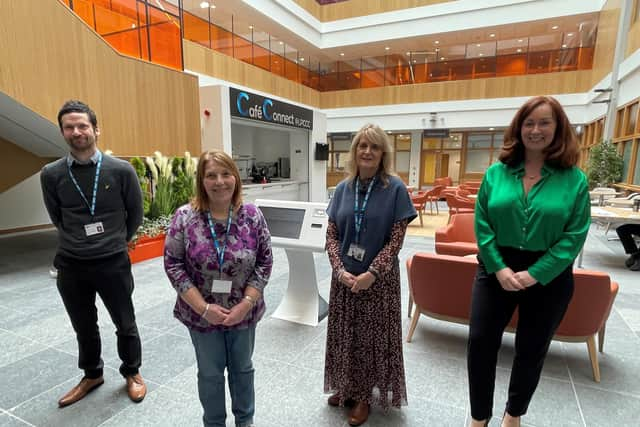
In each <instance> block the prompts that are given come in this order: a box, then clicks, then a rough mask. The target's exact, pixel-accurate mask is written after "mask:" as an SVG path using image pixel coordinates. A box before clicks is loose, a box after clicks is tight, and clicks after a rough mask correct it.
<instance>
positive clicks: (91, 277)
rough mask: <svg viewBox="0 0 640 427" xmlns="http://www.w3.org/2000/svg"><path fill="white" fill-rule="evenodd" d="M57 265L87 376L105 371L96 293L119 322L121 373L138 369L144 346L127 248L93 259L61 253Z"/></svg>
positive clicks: (80, 357) (59, 284)
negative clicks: (70, 257)
mask: <svg viewBox="0 0 640 427" xmlns="http://www.w3.org/2000/svg"><path fill="white" fill-rule="evenodd" d="M54 265H55V266H56V268H57V269H58V282H57V284H58V291H59V292H60V296H61V297H62V301H63V303H64V306H65V308H66V310H67V314H68V315H69V318H70V319H71V325H72V326H73V330H74V331H75V332H76V337H77V339H78V353H79V355H78V367H79V368H80V369H83V370H84V371H85V376H86V377H88V378H97V377H100V376H101V375H102V371H103V366H104V364H103V361H102V358H101V357H100V353H101V350H102V347H101V341H100V332H99V329H98V312H97V309H96V304H95V303H96V294H97V295H100V298H101V299H102V302H103V303H104V305H105V307H106V308H107V310H108V311H109V315H110V316H111V320H112V321H113V323H114V324H115V326H116V335H117V339H118V355H119V356H120V359H121V360H122V365H121V366H120V373H121V374H122V375H123V376H129V375H135V374H136V373H138V368H139V367H140V364H141V354H142V347H141V345H140V337H139V335H138V327H137V326H136V317H135V313H134V309H133V301H132V300H131V294H132V293H133V276H132V274H131V262H130V261H129V256H128V254H127V252H122V253H119V254H116V255H113V256H109V257H107V258H101V259H98V260H90V261H86V260H77V259H69V258H66V257H62V256H60V255H58V256H56V259H55V261H54Z"/></svg>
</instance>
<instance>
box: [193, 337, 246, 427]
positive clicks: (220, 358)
mask: <svg viewBox="0 0 640 427" xmlns="http://www.w3.org/2000/svg"><path fill="white" fill-rule="evenodd" d="M189 333H190V334H191V341H192V342H193V346H194V347H195V350H196V360H197V362H198V394H199V395H200V403H202V407H203V409H204V416H203V417H202V421H203V423H204V425H205V426H206V427H224V426H225V420H226V418H227V412H226V407H225V392H224V370H225V368H226V369H227V372H228V375H229V391H230V392H231V411H232V412H233V415H234V417H235V422H236V426H237V427H246V426H249V425H251V424H253V414H254V412H255V393H254V388H253V372H254V370H253V364H252V363H251V356H252V355H253V346H254V343H255V333H256V327H255V326H251V327H249V328H247V329H236V330H231V331H214V332H206V333H202V332H196V331H192V330H189Z"/></svg>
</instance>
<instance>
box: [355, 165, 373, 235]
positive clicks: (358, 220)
mask: <svg viewBox="0 0 640 427" xmlns="http://www.w3.org/2000/svg"><path fill="white" fill-rule="evenodd" d="M375 182H376V177H375V176H374V177H373V179H372V180H371V182H370V183H369V187H368V188H367V194H365V196H364V200H363V201H362V206H360V207H359V208H358V199H359V193H360V177H356V188H355V197H354V200H353V217H354V222H355V226H356V236H355V240H356V245H357V244H358V243H360V229H361V228H362V219H363V218H364V211H365V209H366V208H367V202H368V201H369V196H370V195H371V190H372V189H373V184H375Z"/></svg>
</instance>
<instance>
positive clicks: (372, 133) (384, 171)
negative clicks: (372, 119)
mask: <svg viewBox="0 0 640 427" xmlns="http://www.w3.org/2000/svg"><path fill="white" fill-rule="evenodd" d="M363 139H364V140H366V141H368V142H369V143H370V144H373V145H375V146H377V147H380V149H381V150H382V159H381V160H380V166H379V167H378V172H377V173H378V175H380V179H381V180H382V182H383V184H384V185H385V186H386V185H387V184H389V177H390V176H394V175H395V172H394V171H393V146H392V145H391V142H390V141H389V138H388V137H387V134H386V133H385V131H384V130H382V128H381V127H380V126H378V125H373V124H366V125H364V126H363V127H362V128H361V129H360V130H359V131H358V133H356V136H354V137H353V141H351V149H350V150H349V161H348V162H347V165H346V170H347V173H348V177H347V179H349V180H350V181H353V180H355V178H356V177H357V176H358V173H359V171H358V160H357V151H358V144H360V141H362V140H363Z"/></svg>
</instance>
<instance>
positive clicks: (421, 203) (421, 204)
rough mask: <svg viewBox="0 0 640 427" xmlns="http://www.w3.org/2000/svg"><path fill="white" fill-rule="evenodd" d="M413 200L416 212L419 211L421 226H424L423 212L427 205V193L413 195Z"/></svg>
mask: <svg viewBox="0 0 640 427" xmlns="http://www.w3.org/2000/svg"><path fill="white" fill-rule="evenodd" d="M411 201H412V202H413V207H414V208H415V210H416V212H418V216H419V218H420V227H422V213H423V212H424V208H425V206H426V205H427V193H423V192H418V194H412V195H411Z"/></svg>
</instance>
